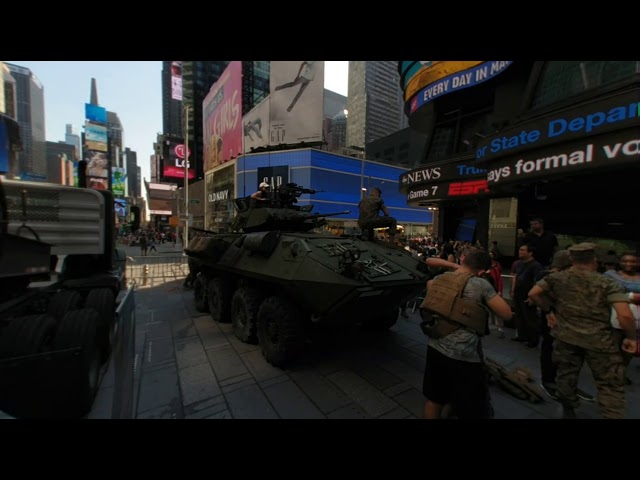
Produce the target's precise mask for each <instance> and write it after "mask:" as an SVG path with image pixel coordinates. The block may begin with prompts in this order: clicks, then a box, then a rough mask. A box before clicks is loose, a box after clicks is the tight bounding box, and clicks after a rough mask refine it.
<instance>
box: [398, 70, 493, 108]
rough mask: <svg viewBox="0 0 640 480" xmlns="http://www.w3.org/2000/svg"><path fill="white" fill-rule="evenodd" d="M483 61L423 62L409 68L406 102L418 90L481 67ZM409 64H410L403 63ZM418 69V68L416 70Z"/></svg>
mask: <svg viewBox="0 0 640 480" xmlns="http://www.w3.org/2000/svg"><path fill="white" fill-rule="evenodd" d="M482 62H483V61H482V60H472V61H459V60H455V61H450V60H447V61H442V60H439V61H429V62H426V61H422V62H417V65H414V66H413V68H408V69H407V71H406V73H405V74H404V77H403V80H404V81H403V88H404V100H405V102H406V101H407V100H409V99H410V98H411V97H413V96H414V95H415V94H416V93H417V92H418V90H420V89H421V88H423V87H426V86H427V85H429V84H431V83H433V82H437V81H438V80H440V79H441V78H444V77H446V76H447V75H452V74H454V73H458V72H462V71H463V70H467V69H469V68H472V67H475V66H476V65H480V64H481V63H482ZM403 63H409V62H403ZM416 67H417V68H416Z"/></svg>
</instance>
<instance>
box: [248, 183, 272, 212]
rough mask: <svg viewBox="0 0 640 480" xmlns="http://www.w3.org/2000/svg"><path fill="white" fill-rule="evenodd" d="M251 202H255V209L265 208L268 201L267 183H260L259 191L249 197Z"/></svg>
mask: <svg viewBox="0 0 640 480" xmlns="http://www.w3.org/2000/svg"><path fill="white" fill-rule="evenodd" d="M251 200H254V201H255V206H256V207H263V206H266V205H267V202H268V201H269V184H268V183H267V182H262V183H261V184H260V188H259V190H258V191H257V192H256V193H254V194H253V195H251Z"/></svg>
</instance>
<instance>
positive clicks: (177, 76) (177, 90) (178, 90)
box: [171, 62, 182, 101]
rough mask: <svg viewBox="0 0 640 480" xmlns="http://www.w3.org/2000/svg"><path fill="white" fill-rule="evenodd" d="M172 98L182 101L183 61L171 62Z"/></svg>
mask: <svg viewBox="0 0 640 480" xmlns="http://www.w3.org/2000/svg"><path fill="white" fill-rule="evenodd" d="M171 98H172V99H174V100H180V101H182V62H171Z"/></svg>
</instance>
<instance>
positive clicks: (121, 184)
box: [111, 167, 127, 197]
mask: <svg viewBox="0 0 640 480" xmlns="http://www.w3.org/2000/svg"><path fill="white" fill-rule="evenodd" d="M111 191H112V192H113V194H114V195H119V196H121V197H124V196H125V195H126V194H127V193H126V192H127V174H126V172H125V170H124V168H120V167H113V168H111Z"/></svg>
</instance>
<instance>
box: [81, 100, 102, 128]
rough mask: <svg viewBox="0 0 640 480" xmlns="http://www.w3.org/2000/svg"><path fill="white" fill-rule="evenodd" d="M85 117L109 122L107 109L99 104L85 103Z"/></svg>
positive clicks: (97, 121)
mask: <svg viewBox="0 0 640 480" xmlns="http://www.w3.org/2000/svg"><path fill="white" fill-rule="evenodd" d="M84 117H85V118H86V119H87V120H89V121H91V122H95V123H107V109H106V108H104V107H99V106H98V105H91V104H89V103H85V104H84Z"/></svg>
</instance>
